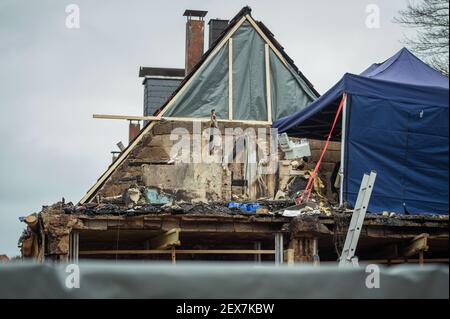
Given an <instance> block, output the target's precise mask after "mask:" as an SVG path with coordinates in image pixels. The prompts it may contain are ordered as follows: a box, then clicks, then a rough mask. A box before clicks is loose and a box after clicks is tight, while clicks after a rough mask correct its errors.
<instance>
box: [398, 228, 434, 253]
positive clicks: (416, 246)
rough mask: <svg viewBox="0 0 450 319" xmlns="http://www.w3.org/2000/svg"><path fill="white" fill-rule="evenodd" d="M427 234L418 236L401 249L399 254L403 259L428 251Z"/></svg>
mask: <svg viewBox="0 0 450 319" xmlns="http://www.w3.org/2000/svg"><path fill="white" fill-rule="evenodd" d="M428 237H429V234H425V233H424V234H420V235H418V236H416V237H414V238H413V239H412V240H411V241H410V242H409V243H408V244H407V245H406V246H404V247H402V249H401V250H400V254H401V255H402V256H404V257H412V256H415V255H417V254H419V253H420V252H424V251H427V250H428Z"/></svg>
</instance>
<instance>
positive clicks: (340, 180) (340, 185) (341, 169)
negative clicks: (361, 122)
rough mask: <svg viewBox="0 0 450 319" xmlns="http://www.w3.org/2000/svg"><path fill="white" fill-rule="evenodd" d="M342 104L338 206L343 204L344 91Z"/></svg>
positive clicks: (345, 110) (345, 105)
mask: <svg viewBox="0 0 450 319" xmlns="http://www.w3.org/2000/svg"><path fill="white" fill-rule="evenodd" d="M343 98H344V106H343V108H342V125H341V130H342V134H341V167H340V168H339V206H340V207H342V206H343V205H344V155H345V142H346V139H345V134H346V125H345V124H346V120H347V94H345V93H344V95H343Z"/></svg>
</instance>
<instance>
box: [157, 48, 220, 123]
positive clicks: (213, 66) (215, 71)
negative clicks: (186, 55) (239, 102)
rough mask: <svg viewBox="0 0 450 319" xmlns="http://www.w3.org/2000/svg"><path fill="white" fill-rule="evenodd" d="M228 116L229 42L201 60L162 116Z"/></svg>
mask: <svg viewBox="0 0 450 319" xmlns="http://www.w3.org/2000/svg"><path fill="white" fill-rule="evenodd" d="M212 109H215V110H216V114H217V118H219V119H228V45H224V46H223V47H222V48H221V49H220V50H219V52H218V53H217V55H216V56H215V57H214V58H213V59H211V61H209V62H208V63H207V64H204V65H203V67H202V68H201V69H199V71H198V73H197V74H196V75H195V76H194V78H193V79H192V81H191V83H190V84H189V85H188V86H187V87H186V89H185V90H184V91H183V92H181V94H180V95H179V96H178V98H177V99H176V100H175V102H174V104H173V105H172V106H171V107H170V108H168V109H167V111H166V112H165V113H164V116H168V117H193V118H202V117H203V118H209V116H210V114H211V110H212Z"/></svg>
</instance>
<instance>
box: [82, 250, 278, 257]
mask: <svg viewBox="0 0 450 319" xmlns="http://www.w3.org/2000/svg"><path fill="white" fill-rule="evenodd" d="M79 254H80V255H85V256H87V255H116V254H117V255H153V254H155V255H156V254H172V250H156V249H148V250H91V251H88V250H84V251H80V252H79ZM176 254H202V255H204V254H217V255H221V254H226V255H236V254H245V255H258V254H262V255H274V254H275V250H254V249H241V250H237V249H210V250H201V249H184V250H183V249H180V250H176Z"/></svg>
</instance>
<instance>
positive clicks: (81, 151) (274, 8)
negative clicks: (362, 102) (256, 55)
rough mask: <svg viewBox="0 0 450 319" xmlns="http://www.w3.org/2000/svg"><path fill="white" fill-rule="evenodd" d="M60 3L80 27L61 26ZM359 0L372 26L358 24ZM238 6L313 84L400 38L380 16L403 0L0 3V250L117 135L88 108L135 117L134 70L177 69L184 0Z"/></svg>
mask: <svg viewBox="0 0 450 319" xmlns="http://www.w3.org/2000/svg"><path fill="white" fill-rule="evenodd" d="M70 3H75V4H78V5H79V7H80V18H81V21H80V22H81V28H80V29H67V28H66V27H65V19H66V15H67V14H66V13H65V7H66V5H68V4H70ZM368 4H377V5H378V6H379V8H380V14H381V28H379V29H368V28H366V26H365V19H366V16H367V13H366V12H365V9H366V5H368ZM245 5H249V6H250V7H251V8H252V9H253V12H252V14H253V17H254V18H255V19H257V20H262V21H263V22H264V23H265V24H266V26H268V27H269V29H270V30H271V31H272V32H273V33H274V34H275V37H276V38H277V40H278V41H279V42H280V43H281V44H282V45H283V46H284V47H285V50H286V51H287V53H288V54H289V55H290V56H291V57H292V58H293V59H294V61H295V63H296V65H297V66H298V67H299V68H300V70H301V71H302V72H303V73H304V74H305V75H306V76H307V77H308V79H309V80H310V81H311V82H312V83H313V84H314V86H315V87H316V88H317V89H318V90H319V92H321V93H323V92H325V91H326V90H327V89H328V88H330V87H331V86H332V85H333V84H334V83H335V82H336V81H337V80H338V79H339V78H340V77H341V76H342V75H343V74H344V73H345V72H351V73H359V72H361V71H362V70H363V69H365V68H366V67H367V66H369V65H370V64H371V63H373V62H378V61H382V60H384V59H386V58H388V57H389V56H391V55H393V54H394V53H395V52H396V51H397V50H399V49H400V48H401V46H402V45H401V43H400V42H399V40H401V39H402V38H403V32H404V31H405V30H404V29H402V28H401V27H400V26H398V25H395V24H393V23H392V22H391V21H392V18H393V16H394V15H396V14H397V12H398V10H399V9H402V8H404V7H405V6H406V0H394V1H393V0H383V1H381V0H378V1H377V0H369V1H364V0H345V1H332V0H327V1H325V0H319V1H318V0H315V1H300V0H292V1H274V0H263V1H261V0H258V1H251V0H246V1H238V0H235V1H233V0H229V1H212V0H210V1H206V0H189V1H175V0H165V1H159V0H158V1H157V0H152V1H150V0H133V1H124V0H123V1H118V0H115V1H112V0H95V1H93V0H70V1H57V0H53V1H51V0H40V1H25V0H0V120H1V125H0V134H1V135H0V136H1V139H0V154H1V156H0V218H1V219H0V254H1V253H6V254H8V255H9V256H14V255H18V254H19V251H18V249H17V240H18V237H19V236H20V233H21V231H22V229H23V224H21V223H20V222H19V221H18V217H19V216H25V215H27V214H29V213H32V212H35V211H39V210H40V207H41V206H42V205H48V204H51V203H53V202H56V201H58V200H60V199H61V197H63V196H64V197H65V198H66V200H67V201H73V202H74V203H75V202H77V201H78V200H79V199H80V198H81V197H82V195H83V194H84V193H85V192H86V191H87V190H88V188H89V187H91V186H92V185H93V183H94V182H95V181H96V180H97V178H98V177H99V176H100V175H101V173H103V171H104V170H105V169H106V167H107V166H108V165H109V164H110V162H111V154H110V151H111V150H113V149H115V143H116V142H118V141H120V140H122V141H124V142H126V141H127V122H126V121H112V120H110V121H107V120H94V119H92V113H111V114H129V115H139V114H141V113H142V102H143V87H142V85H141V83H142V79H139V78H138V67H139V66H161V67H184V39H185V38H184V37H185V33H184V32H185V18H184V17H183V16H182V14H183V12H184V9H186V8H189V9H203V10H207V11H209V13H208V15H207V18H208V19H209V18H231V17H233V16H234V15H235V14H236V13H237V12H238V11H239V10H240V8H242V7H243V6H245Z"/></svg>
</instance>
